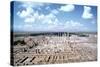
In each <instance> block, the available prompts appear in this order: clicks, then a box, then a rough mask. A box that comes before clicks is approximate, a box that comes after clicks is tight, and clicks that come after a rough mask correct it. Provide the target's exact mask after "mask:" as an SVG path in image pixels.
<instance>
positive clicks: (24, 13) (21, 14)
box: [17, 7, 34, 18]
mask: <svg viewBox="0 0 100 67" xmlns="http://www.w3.org/2000/svg"><path fill="white" fill-rule="evenodd" d="M33 12H34V10H33V9H32V8H31V7H27V8H26V10H22V11H18V12H17V15H18V16H19V17H20V18H26V17H30V16H32V13H33Z"/></svg>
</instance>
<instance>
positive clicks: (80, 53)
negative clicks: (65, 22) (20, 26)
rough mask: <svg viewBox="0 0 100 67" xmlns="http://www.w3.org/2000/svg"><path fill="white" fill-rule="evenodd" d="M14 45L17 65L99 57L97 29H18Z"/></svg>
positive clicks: (95, 58)
mask: <svg viewBox="0 0 100 67" xmlns="http://www.w3.org/2000/svg"><path fill="white" fill-rule="evenodd" d="M12 46H13V54H12V55H13V59H12V60H13V65H15V66H19V65H32V64H35V65H36V64H54V63H56V64H58V63H69V62H84V61H96V60H97V33H84V32H80V33H79V32H76V33H73V32H69V33H68V32H44V33H14V34H13V44H12Z"/></svg>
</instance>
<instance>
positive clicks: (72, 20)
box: [12, 1, 97, 32]
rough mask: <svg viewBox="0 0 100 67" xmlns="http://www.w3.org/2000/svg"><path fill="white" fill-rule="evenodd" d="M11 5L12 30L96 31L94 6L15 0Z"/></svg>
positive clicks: (95, 9)
mask: <svg viewBox="0 0 100 67" xmlns="http://www.w3.org/2000/svg"><path fill="white" fill-rule="evenodd" d="M12 6H13V8H14V9H13V14H12V15H13V30H14V31H26V32H27V31H33V32H40V31H51V32H53V31H59V32H60V31H63V32H96V31H97V7H96V6H86V5H84V6H83V5H73V4H56V3H37V2H17V1H14V5H12Z"/></svg>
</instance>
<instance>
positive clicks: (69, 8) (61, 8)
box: [59, 4, 75, 12]
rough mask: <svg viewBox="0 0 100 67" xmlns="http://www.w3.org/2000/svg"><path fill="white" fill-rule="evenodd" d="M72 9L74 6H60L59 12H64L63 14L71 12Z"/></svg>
mask: <svg viewBox="0 0 100 67" xmlns="http://www.w3.org/2000/svg"><path fill="white" fill-rule="evenodd" d="M74 9H75V6H74V5H72V4H70V5H65V6H61V7H60V9H59V10H60V11H64V12H71V11H73V10H74Z"/></svg>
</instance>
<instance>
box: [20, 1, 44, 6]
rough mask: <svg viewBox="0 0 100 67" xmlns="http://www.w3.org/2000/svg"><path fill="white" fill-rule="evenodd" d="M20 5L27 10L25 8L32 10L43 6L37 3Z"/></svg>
mask: <svg viewBox="0 0 100 67" xmlns="http://www.w3.org/2000/svg"><path fill="white" fill-rule="evenodd" d="M21 3H22V5H21V6H22V7H25V8H27V7H32V8H38V7H41V6H44V4H43V3H37V2H35V3H34V2H31V1H30V2H21Z"/></svg>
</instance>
